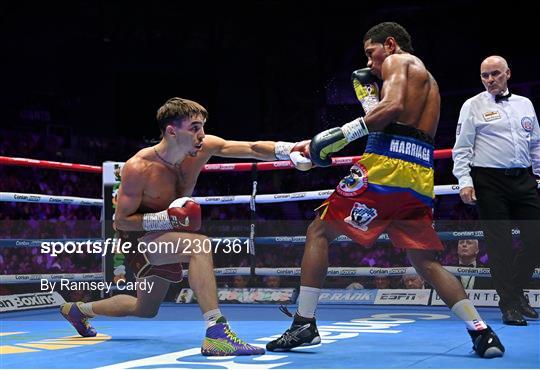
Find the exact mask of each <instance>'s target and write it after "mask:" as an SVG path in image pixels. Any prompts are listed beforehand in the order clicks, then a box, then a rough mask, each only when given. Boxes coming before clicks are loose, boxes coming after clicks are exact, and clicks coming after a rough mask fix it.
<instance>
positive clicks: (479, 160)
mask: <svg viewBox="0 0 540 370" xmlns="http://www.w3.org/2000/svg"><path fill="white" fill-rule="evenodd" d="M507 93H508V90H507V91H506V93H505V94H503V95H506V94H507ZM452 158H453V159H454V170H453V173H454V176H455V177H456V178H457V179H458V180H459V186H460V187H461V188H463V187H465V186H473V181H472V178H471V176H470V171H471V168H470V166H475V167H489V168H516V167H518V168H527V167H531V166H532V168H533V172H534V173H535V174H536V175H538V176H540V126H538V118H537V116H536V113H535V111H534V107H533V105H532V103H531V101H530V100H529V99H527V98H525V97H523V96H519V95H514V94H512V95H511V96H510V97H509V98H508V100H503V101H500V102H498V103H496V102H495V97H494V96H493V95H491V94H490V93H488V92H487V91H484V92H482V93H480V94H478V95H476V96H473V97H472V98H470V99H469V100H467V101H466V102H465V103H464V104H463V106H462V107H461V111H460V113H459V120H458V125H457V129H456V143H455V145H454V149H453V150H452Z"/></svg>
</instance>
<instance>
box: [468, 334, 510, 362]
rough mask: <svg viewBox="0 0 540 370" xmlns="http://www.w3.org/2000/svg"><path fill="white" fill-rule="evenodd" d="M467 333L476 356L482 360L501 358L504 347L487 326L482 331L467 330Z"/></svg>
mask: <svg viewBox="0 0 540 370" xmlns="http://www.w3.org/2000/svg"><path fill="white" fill-rule="evenodd" d="M467 331H468V332H469V335H470V336H471V339H472V342H473V350H474V351H475V352H476V354H477V355H478V356H480V357H484V358H493V357H502V356H503V354H504V346H503V345H502V343H501V341H500V340H499V337H498V336H497V334H495V332H494V331H493V330H492V329H491V328H490V327H489V326H488V327H487V328H486V329H483V330H469V329H467Z"/></svg>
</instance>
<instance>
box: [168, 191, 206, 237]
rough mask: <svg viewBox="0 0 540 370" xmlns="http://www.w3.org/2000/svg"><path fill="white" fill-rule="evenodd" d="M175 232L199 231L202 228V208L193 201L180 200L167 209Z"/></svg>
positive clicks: (187, 199) (188, 199) (185, 198)
mask: <svg viewBox="0 0 540 370" xmlns="http://www.w3.org/2000/svg"><path fill="white" fill-rule="evenodd" d="M167 214H168V215H169V220H170V221H171V225H172V227H173V229H174V230H187V231H197V230H199V229H200V228H201V206H200V205H199V204H198V203H197V202H195V201H194V200H193V199H191V198H188V197H184V198H178V199H176V200H175V201H173V202H172V203H171V204H170V205H169V209H167Z"/></svg>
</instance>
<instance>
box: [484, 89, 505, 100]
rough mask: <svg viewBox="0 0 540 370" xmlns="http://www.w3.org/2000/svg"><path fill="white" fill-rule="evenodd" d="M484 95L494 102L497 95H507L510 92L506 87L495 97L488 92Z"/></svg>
mask: <svg viewBox="0 0 540 370" xmlns="http://www.w3.org/2000/svg"><path fill="white" fill-rule="evenodd" d="M486 93H487V94H488V95H489V98H490V99H491V100H492V101H495V96H497V95H503V96H504V95H508V94H509V93H510V90H509V89H508V87H507V88H506V90H504V91H502V92H501V93H500V94H497V95H493V94H492V93H490V92H487V91H486Z"/></svg>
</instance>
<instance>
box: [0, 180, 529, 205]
mask: <svg viewBox="0 0 540 370" xmlns="http://www.w3.org/2000/svg"><path fill="white" fill-rule="evenodd" d="M537 182H538V188H539V189H540V180H538V181H537ZM333 192H334V189H328V190H314V191H300V192H296V193H278V194H261V195H256V196H255V203H261V204H263V203H281V202H296V201H301V200H324V199H326V198H328V197H329V196H330V194H332V193H333ZM452 194H459V185H436V186H435V195H452ZM193 199H195V201H196V202H197V203H199V204H200V205H213V204H248V203H250V202H251V201H252V199H253V197H252V196H251V195H221V196H209V197H193ZM0 202H25V203H52V204H70V205H80V206H98V207H101V206H103V199H97V198H79V197H65V196H56V195H45V194H27V193H11V192H0Z"/></svg>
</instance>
